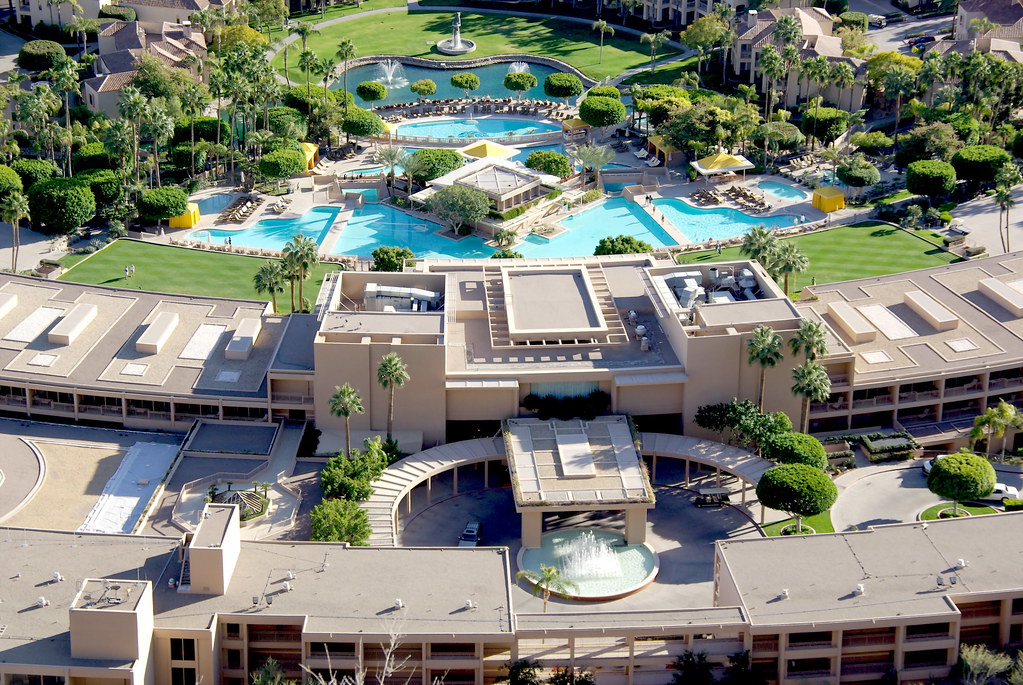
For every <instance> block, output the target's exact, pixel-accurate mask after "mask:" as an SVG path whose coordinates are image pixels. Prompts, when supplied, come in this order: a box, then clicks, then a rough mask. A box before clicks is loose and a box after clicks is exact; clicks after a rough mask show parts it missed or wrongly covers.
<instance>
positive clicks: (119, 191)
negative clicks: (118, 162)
mask: <svg viewBox="0 0 1023 685" xmlns="http://www.w3.org/2000/svg"><path fill="white" fill-rule="evenodd" d="M74 178H75V180H76V181H81V182H82V183H84V184H86V185H87V186H89V189H90V190H91V191H92V194H93V197H95V198H96V204H97V205H98V206H100V207H106V206H107V205H112V204H114V203H115V202H117V201H118V200H120V199H121V197H122V196H123V195H124V184H123V183H122V182H121V179H120V178H118V177H117V174H115V173H114V172H113V171H111V170H110V169H86V170H85V171H79V172H78V173H77V174H75V176H74Z"/></svg>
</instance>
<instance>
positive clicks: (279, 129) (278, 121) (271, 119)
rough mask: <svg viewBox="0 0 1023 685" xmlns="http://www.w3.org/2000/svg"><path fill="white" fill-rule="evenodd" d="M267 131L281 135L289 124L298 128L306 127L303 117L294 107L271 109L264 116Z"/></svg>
mask: <svg viewBox="0 0 1023 685" xmlns="http://www.w3.org/2000/svg"><path fill="white" fill-rule="evenodd" d="M266 118H267V123H268V124H269V129H270V130H271V131H272V132H274V133H276V134H277V135H283V134H284V131H285V129H287V128H288V126H289V124H294V125H296V126H299V127H304V126H306V118H305V115H304V114H302V113H301V112H299V111H298V110H297V109H295V108H294V107H284V106H281V107H271V108H270V109H269V110H268V111H267V114H266Z"/></svg>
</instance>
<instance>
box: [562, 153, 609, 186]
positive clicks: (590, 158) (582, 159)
mask: <svg viewBox="0 0 1023 685" xmlns="http://www.w3.org/2000/svg"><path fill="white" fill-rule="evenodd" d="M572 156H573V157H575V160H576V161H577V162H579V163H580V164H581V165H582V167H583V168H582V172H581V173H580V178H582V185H584V186H585V185H586V169H593V172H594V174H595V180H596V183H597V187H598V188H599V187H600V168H601V167H602V166H604V165H605V164H607V163H609V162H610V161H611V160H613V159H614V158H615V153H614V150H612V149H611V148H609V147H608V146H606V145H580V146H579V147H577V148H576V150H575V152H574V153H573V154H572Z"/></svg>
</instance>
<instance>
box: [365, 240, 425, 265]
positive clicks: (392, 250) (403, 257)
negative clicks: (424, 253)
mask: <svg viewBox="0 0 1023 685" xmlns="http://www.w3.org/2000/svg"><path fill="white" fill-rule="evenodd" d="M371 254H372V256H373V271H401V270H402V269H403V268H404V267H405V262H406V261H407V260H409V259H415V258H416V254H415V253H414V252H413V251H412V250H410V249H408V248H407V247H390V246H387V245H382V246H380V247H378V248H377V249H375V250H373V252H372V253H371Z"/></svg>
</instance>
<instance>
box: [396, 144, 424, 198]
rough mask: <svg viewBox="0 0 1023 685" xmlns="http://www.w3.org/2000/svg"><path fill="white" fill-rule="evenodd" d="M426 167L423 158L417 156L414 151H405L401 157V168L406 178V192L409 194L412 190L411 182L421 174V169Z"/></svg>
mask: <svg viewBox="0 0 1023 685" xmlns="http://www.w3.org/2000/svg"><path fill="white" fill-rule="evenodd" d="M425 167H426V163H425V162H423V158H422V157H419V156H417V155H416V154H415V153H410V152H406V153H405V156H404V157H402V158H401V168H402V169H403V170H404V172H405V178H406V179H408V194H409V195H411V194H412V191H413V190H414V186H413V184H414V183H415V179H416V177H417V176H422V173H423V170H424V169H425Z"/></svg>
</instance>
